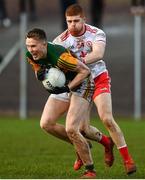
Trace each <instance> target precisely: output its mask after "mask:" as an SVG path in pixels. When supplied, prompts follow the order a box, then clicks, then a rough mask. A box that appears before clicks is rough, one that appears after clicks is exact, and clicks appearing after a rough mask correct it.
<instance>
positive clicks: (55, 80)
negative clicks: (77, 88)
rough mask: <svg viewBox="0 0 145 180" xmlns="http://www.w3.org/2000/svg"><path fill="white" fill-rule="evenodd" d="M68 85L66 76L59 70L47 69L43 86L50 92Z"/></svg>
mask: <svg viewBox="0 0 145 180" xmlns="http://www.w3.org/2000/svg"><path fill="white" fill-rule="evenodd" d="M65 83H66V78H65V74H64V73H63V72H62V71H61V70H60V69H57V68H54V67H52V68H50V69H46V71H45V75H44V80H43V81H42V84H43V86H44V87H45V88H46V89H48V90H53V88H55V87H62V86H64V85H65Z"/></svg>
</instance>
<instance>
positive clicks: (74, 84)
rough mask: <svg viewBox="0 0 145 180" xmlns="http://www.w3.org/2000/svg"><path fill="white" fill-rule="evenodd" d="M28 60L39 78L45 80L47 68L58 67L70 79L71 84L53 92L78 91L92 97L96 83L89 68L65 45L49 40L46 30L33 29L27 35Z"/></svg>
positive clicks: (84, 95)
mask: <svg viewBox="0 0 145 180" xmlns="http://www.w3.org/2000/svg"><path fill="white" fill-rule="evenodd" d="M26 46H27V49H28V51H27V53H26V57H27V60H28V62H29V63H30V64H31V65H32V66H33V69H34V71H35V74H36V75H37V77H38V79H39V80H43V78H42V77H43V73H44V69H45V68H49V67H57V68H59V69H60V70H62V71H63V72H64V73H65V75H66V78H67V81H69V84H68V85H66V86H64V87H61V88H58V87H56V88H54V90H53V92H52V91H51V92H50V93H53V94H60V93H64V92H70V90H71V91H78V92H79V93H81V94H83V97H86V96H88V94H89V98H90V97H91V95H92V93H93V90H94V83H93V80H92V78H91V76H90V71H89V68H88V67H87V66H86V65H84V64H83V63H81V62H80V61H79V60H78V59H77V58H75V57H74V56H72V54H71V53H70V52H69V51H68V50H67V49H65V48H64V47H63V46H60V45H56V44H52V43H50V42H47V38H46V35H45V32H44V31H43V30H41V29H33V30H31V31H29V32H28V34H27V35H26Z"/></svg>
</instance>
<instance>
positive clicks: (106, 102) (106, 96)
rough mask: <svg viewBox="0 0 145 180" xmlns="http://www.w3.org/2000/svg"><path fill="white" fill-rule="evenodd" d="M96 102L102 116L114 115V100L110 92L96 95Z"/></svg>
mask: <svg viewBox="0 0 145 180" xmlns="http://www.w3.org/2000/svg"><path fill="white" fill-rule="evenodd" d="M94 103H95V105H96V107H97V110H98V114H99V116H100V117H104V116H112V100H111V94H110V93H102V94H99V95H98V96H96V98H95V99H94Z"/></svg>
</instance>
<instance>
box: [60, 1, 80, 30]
mask: <svg viewBox="0 0 145 180" xmlns="http://www.w3.org/2000/svg"><path fill="white" fill-rule="evenodd" d="M75 3H77V0H60V5H61V10H62V13H61V14H62V29H63V30H65V29H67V24H66V20H65V10H66V8H67V7H68V6H70V5H71V4H75Z"/></svg>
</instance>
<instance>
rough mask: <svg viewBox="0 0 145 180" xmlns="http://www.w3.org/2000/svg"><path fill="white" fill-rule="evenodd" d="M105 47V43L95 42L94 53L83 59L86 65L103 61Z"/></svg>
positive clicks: (93, 45)
mask: <svg viewBox="0 0 145 180" xmlns="http://www.w3.org/2000/svg"><path fill="white" fill-rule="evenodd" d="M105 46H106V45H105V43H104V42H102V41H98V42H94V43H93V44H92V51H91V52H90V53H88V54H87V55H86V56H85V57H84V58H83V61H84V63H85V64H91V63H94V62H96V61H98V60H101V59H102V58H103V56H104V52H105Z"/></svg>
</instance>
